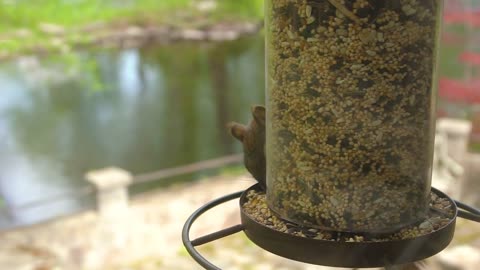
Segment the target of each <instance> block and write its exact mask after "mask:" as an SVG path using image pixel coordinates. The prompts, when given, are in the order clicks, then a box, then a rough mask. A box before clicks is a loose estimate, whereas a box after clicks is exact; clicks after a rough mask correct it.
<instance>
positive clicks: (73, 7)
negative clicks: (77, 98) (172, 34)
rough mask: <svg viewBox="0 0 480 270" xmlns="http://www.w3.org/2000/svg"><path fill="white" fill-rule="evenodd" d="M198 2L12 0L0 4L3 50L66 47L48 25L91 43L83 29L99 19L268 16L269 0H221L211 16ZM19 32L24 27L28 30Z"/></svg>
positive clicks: (187, 20) (143, 21)
mask: <svg viewBox="0 0 480 270" xmlns="http://www.w3.org/2000/svg"><path fill="white" fill-rule="evenodd" d="M195 2H198V1H196V0H161V1H160V0H132V1H128V0H103V1H98V0H75V1H74V0H71V1H66V0H38V1H21V0H17V1H13V3H10V1H9V3H8V4H7V3H6V2H0V18H1V20H0V54H1V53H7V54H15V53H18V52H25V51H29V50H35V48H38V47H42V48H46V49H49V50H51V49H53V50H54V51H56V50H58V51H60V48H56V47H58V44H56V42H55V37H54V36H52V35H49V34H46V33H44V31H42V30H41V25H42V24H50V25H55V26H59V27H62V28H63V29H65V35H64V36H62V38H61V39H62V42H63V43H64V44H66V45H68V44H78V43H88V41H89V40H90V39H91V35H92V33H85V32H79V31H80V30H81V29H82V28H83V27H85V26H87V25H92V24H95V23H103V24H104V25H109V26H113V27H116V26H125V25H132V24H134V25H150V24H162V23H168V24H173V25H184V24H185V25H187V24H191V23H195V22H196V20H195V19H194V18H202V23H205V19H207V21H209V22H212V21H215V20H230V19H233V20H237V19H260V18H261V17H262V16H263V0H242V1H237V0H218V8H217V9H215V10H214V11H213V12H212V13H210V12H209V13H208V14H200V11H198V10H197V9H195V8H194V5H193V3H195ZM205 15H208V16H205ZM192 18H193V19H192ZM19 30H22V31H23V34H21V33H22V31H19ZM19 33H20V34H19ZM25 33H26V34H25ZM57 39H58V38H57ZM57 43H58V42H57ZM39 45H41V46H39Z"/></svg>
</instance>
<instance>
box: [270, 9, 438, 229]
mask: <svg viewBox="0 0 480 270" xmlns="http://www.w3.org/2000/svg"><path fill="white" fill-rule="evenodd" d="M266 3H267V4H266V9H267V15H266V26H267V39H266V46H267V63H268V64H267V113H268V117H267V163H268V164H267V181H268V182H267V186H268V191H267V199H268V205H269V207H270V209H271V210H272V211H274V212H275V213H277V214H278V215H279V216H280V217H281V218H283V219H285V220H289V221H292V222H294V223H298V224H303V225H308V226H314V227H318V228H322V229H331V230H337V231H345V232H371V233H377V232H392V231H396V230H398V229H400V228H402V227H405V226H407V225H410V224H414V223H416V222H418V221H419V220H421V219H422V218H423V217H424V216H425V214H426V211H427V209H428V202H429V193H430V185H431V169H432V158H433V145H434V133H435V124H434V117H435V114H434V112H435V109H436V107H435V95H436V91H435V87H434V82H435V80H434V79H435V76H434V74H435V69H436V63H437V61H436V60H437V52H438V43H439V35H438V33H439V26H440V20H441V11H442V1H438V0H433V1H432V0H413V1H409V0H408V1H397V0H392V1H384V0H378V1H366V0H356V1H340V0H315V1H314V0H309V1H305V0H298V1H291V0H267V1H266Z"/></svg>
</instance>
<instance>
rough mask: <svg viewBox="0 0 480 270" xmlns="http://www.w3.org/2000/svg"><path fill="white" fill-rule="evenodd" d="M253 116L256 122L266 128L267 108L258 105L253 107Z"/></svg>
mask: <svg viewBox="0 0 480 270" xmlns="http://www.w3.org/2000/svg"><path fill="white" fill-rule="evenodd" d="M252 115H253V118H254V119H255V121H256V122H257V123H259V124H261V125H263V126H265V117H266V116H265V107H264V106H260V105H256V106H253V107H252Z"/></svg>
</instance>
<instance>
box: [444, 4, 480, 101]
mask: <svg viewBox="0 0 480 270" xmlns="http://www.w3.org/2000/svg"><path fill="white" fill-rule="evenodd" d="M472 3H473V2H472V1H465V0H447V1H446V7H445V13H444V23H445V24H461V25H464V26H466V29H467V36H460V35H458V34H456V33H445V34H444V38H443V42H445V43H449V44H462V43H463V44H465V48H467V49H466V50H467V51H464V52H462V53H460V55H459V56H458V61H459V62H460V63H462V64H464V65H465V67H466V69H467V71H466V72H465V73H464V78H462V79H459V80H457V79H451V78H440V82H439V96H440V97H441V98H442V100H444V101H446V102H447V103H461V104H466V105H473V104H480V72H478V71H477V70H476V69H477V68H479V71H480V53H479V52H474V50H475V47H477V46H480V43H479V44H478V45H476V44H477V43H478V41H479V40H480V37H475V36H474V35H473V34H472V33H473V32H474V31H478V30H480V29H476V28H480V8H476V9H475V8H474V7H473V4H472ZM468 31H469V32H468ZM479 48H480V47H479Z"/></svg>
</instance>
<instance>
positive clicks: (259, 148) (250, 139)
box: [228, 105, 267, 190]
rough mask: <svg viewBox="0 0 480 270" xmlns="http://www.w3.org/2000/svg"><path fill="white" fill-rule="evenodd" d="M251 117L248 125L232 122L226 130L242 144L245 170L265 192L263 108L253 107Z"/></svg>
mask: <svg viewBox="0 0 480 270" xmlns="http://www.w3.org/2000/svg"><path fill="white" fill-rule="evenodd" d="M252 116H253V119H252V120H251V121H250V123H249V124H248V125H242V124H238V123H235V122H232V123H230V124H228V128H229V130H230V133H231V134H232V136H233V137H235V138H236V139H237V140H239V141H240V142H242V144H243V153H244V163H245V168H247V170H248V171H249V172H250V173H251V174H252V176H253V178H255V180H257V181H258V183H259V184H260V186H261V187H262V188H263V190H266V188H267V184H266V174H267V173H266V166H267V164H266V160H265V107H263V106H259V105H257V106H253V107H252Z"/></svg>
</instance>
